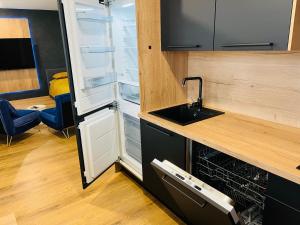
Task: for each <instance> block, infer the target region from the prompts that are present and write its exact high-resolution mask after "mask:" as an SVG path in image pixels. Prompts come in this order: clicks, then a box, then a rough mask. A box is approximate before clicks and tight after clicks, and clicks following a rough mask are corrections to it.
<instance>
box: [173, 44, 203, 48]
mask: <svg viewBox="0 0 300 225" xmlns="http://www.w3.org/2000/svg"><path fill="white" fill-rule="evenodd" d="M201 47H202V45H168V48H201Z"/></svg>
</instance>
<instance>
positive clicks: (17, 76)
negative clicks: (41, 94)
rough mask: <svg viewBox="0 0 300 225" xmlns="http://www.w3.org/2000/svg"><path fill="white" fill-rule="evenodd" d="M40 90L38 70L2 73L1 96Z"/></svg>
mask: <svg viewBox="0 0 300 225" xmlns="http://www.w3.org/2000/svg"><path fill="white" fill-rule="evenodd" d="M38 88H39V81H38V75H37V71H36V69H24V70H23V69H21V70H5V71H0V94H1V93H8V92H16V91H27V90H34V89H38Z"/></svg>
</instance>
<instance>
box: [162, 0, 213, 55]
mask: <svg viewBox="0 0 300 225" xmlns="http://www.w3.org/2000/svg"><path fill="white" fill-rule="evenodd" d="M214 19H215V0H161V26H162V29H161V30H162V34H161V35H162V36H161V39H162V50H163V51H172V50H173V51H186V50H188V51H193V50H198V51H200V50H213V39H214Z"/></svg>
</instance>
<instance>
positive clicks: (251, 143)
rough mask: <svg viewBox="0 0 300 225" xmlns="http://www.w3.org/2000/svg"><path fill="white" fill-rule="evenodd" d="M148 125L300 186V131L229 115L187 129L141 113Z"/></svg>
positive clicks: (201, 122) (195, 124)
mask: <svg viewBox="0 0 300 225" xmlns="http://www.w3.org/2000/svg"><path fill="white" fill-rule="evenodd" d="M140 117H141V118H142V119H144V120H146V121H149V122H151V123H154V124H156V125H158V126H161V127H164V128H166V129H168V130H170V131H173V132H175V133H178V134H180V135H182V136H185V137H187V138H189V139H192V140H194V141H196V142H199V143H202V144H204V145H207V146H209V147H211V148H214V149H216V150H218V151H220V152H223V153H226V154H228V155H231V156H233V157H235V158H238V159H240V160H243V161H245V162H247V163H250V164H252V165H255V166H257V167H259V168H261V169H264V170H266V171H268V172H271V173H273V174H276V175H278V176H281V177H283V178H286V179H288V180H291V181H293V182H295V183H297V184H300V170H298V169H297V166H299V165H300V129H299V128H293V127H289V126H284V125H280V124H276V123H272V122H268V121H264V120H260V119H256V118H252V117H248V116H242V115H238V114H233V113H226V114H224V115H221V116H217V117H214V118H211V119H208V120H204V121H200V122H197V123H194V124H191V125H187V126H180V125H177V124H175V123H173V122H169V121H167V120H165V119H161V118H159V117H156V116H153V115H150V114H148V113H140Z"/></svg>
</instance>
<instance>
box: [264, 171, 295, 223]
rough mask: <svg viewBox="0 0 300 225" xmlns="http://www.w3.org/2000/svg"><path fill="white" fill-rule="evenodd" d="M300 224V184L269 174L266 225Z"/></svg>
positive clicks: (265, 212)
mask: <svg viewBox="0 0 300 225" xmlns="http://www.w3.org/2000/svg"><path fill="white" fill-rule="evenodd" d="M282 224H286V225H299V224H300V185H299V184H296V183H293V182H291V181H288V180H286V179H283V178H281V177H278V176H275V175H273V174H269V181H268V189H267V193H266V207H265V210H264V225H282Z"/></svg>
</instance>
